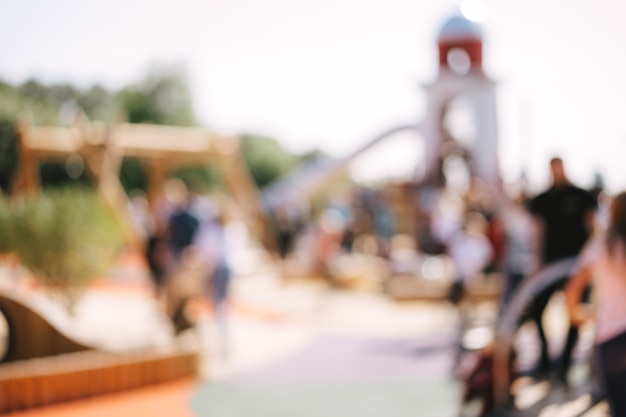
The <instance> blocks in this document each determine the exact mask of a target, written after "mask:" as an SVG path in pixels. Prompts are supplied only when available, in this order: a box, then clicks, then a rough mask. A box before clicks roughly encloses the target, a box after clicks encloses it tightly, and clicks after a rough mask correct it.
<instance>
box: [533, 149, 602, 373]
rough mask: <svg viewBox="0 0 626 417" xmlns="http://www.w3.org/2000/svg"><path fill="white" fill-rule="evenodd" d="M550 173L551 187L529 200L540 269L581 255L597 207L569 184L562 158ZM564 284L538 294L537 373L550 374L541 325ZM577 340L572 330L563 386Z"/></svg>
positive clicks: (588, 195) (563, 362) (589, 196)
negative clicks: (546, 310) (544, 313)
mask: <svg viewBox="0 0 626 417" xmlns="http://www.w3.org/2000/svg"><path fill="white" fill-rule="evenodd" d="M550 172H551V174H552V185H551V186H550V188H549V189H548V190H547V191H545V192H543V193H541V194H539V195H538V196H536V197H535V198H533V199H532V200H530V202H529V206H528V208H529V211H530V213H531V214H532V215H533V217H534V219H535V228H536V232H535V233H536V237H537V242H536V253H537V255H538V262H537V264H538V266H543V265H546V264H548V263H550V262H554V261H556V260H559V259H562V258H566V257H570V256H576V255H578V253H579V252H580V250H581V248H582V247H583V245H584V244H585V242H586V241H587V239H588V237H589V235H590V234H591V231H592V230H593V215H594V211H595V209H596V206H597V203H596V200H595V198H594V197H593V195H592V194H591V193H589V192H588V191H585V190H583V189H581V188H579V187H577V186H575V185H573V184H572V183H571V182H570V181H569V179H568V178H567V175H566V173H565V168H564V165H563V160H562V159H561V158H553V159H552V160H550ZM563 284H564V283H563V282H559V283H557V284H555V285H553V286H552V287H550V288H547V289H546V290H545V291H544V292H543V293H541V294H539V295H538V296H537V298H536V299H535V302H534V303H533V305H532V306H531V310H530V317H531V319H532V320H533V321H534V322H535V324H536V326H537V331H538V333H539V338H540V340H541V358H540V362H539V367H538V371H539V372H542V373H548V372H549V371H550V367H551V365H550V355H549V350H548V341H547V338H546V335H545V331H544V328H543V324H542V317H543V312H544V310H545V308H546V306H547V304H548V302H549V301H550V298H551V297H552V295H553V294H554V293H555V291H557V290H559V289H560V288H561V287H562V285H563ZM577 339H578V331H577V329H576V328H575V327H571V328H570V330H569V334H568V336H567V342H566V346H565V348H564V350H563V354H562V355H561V364H560V367H559V372H558V375H557V376H558V377H559V379H560V380H561V382H566V374H567V371H568V369H569V364H570V361H571V353H572V351H573V347H574V345H575V343H576V340H577Z"/></svg>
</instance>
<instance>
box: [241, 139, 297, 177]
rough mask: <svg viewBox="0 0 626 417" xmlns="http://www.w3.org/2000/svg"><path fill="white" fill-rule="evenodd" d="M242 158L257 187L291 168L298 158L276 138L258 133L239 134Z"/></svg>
mask: <svg viewBox="0 0 626 417" xmlns="http://www.w3.org/2000/svg"><path fill="white" fill-rule="evenodd" d="M241 148H242V153H243V158H244V160H245V162H246V164H247V165H248V168H249V170H250V173H251V174H252V177H253V178H254V181H255V182H256V184H257V186H258V187H259V188H262V187H264V186H265V185H267V184H269V183H270V182H272V181H273V180H275V179H276V178H278V177H279V176H281V175H282V174H284V173H286V172H288V171H289V170H290V169H292V168H293V167H294V166H295V165H296V163H297V162H298V158H297V157H296V156H295V155H293V154H292V153H290V152H288V151H287V150H285V149H284V148H283V147H282V146H281V145H280V144H279V143H278V142H277V141H276V140H274V139H272V138H269V137H266V136H259V135H252V134H244V135H242V136H241Z"/></svg>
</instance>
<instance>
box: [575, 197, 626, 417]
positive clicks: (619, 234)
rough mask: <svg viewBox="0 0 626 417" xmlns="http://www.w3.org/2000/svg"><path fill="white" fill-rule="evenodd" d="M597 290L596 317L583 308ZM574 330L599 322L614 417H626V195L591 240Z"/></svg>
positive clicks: (578, 284)
mask: <svg viewBox="0 0 626 417" xmlns="http://www.w3.org/2000/svg"><path fill="white" fill-rule="evenodd" d="M589 284H592V285H593V290H594V298H595V305H596V307H595V311H594V312H592V311H590V310H589V309H588V308H587V309H585V308H583V307H582V305H580V304H579V301H580V299H581V295H582V293H583V291H584V289H585V288H586V287H587V286H588V285H589ZM566 299H567V305H568V308H569V311H570V319H571V321H572V324H573V325H580V324H581V323H583V322H584V321H586V320H587V319H589V318H590V317H591V316H592V314H593V315H595V318H596V327H597V330H596V332H597V334H596V347H597V355H598V365H599V372H600V377H601V380H602V381H603V383H604V390H605V392H606V395H607V400H608V402H609V405H610V407H611V412H612V416H613V417H626V395H625V394H626V192H622V193H620V194H618V195H616V196H615V197H614V198H613V201H612V202H611V207H610V210H609V224H608V226H607V229H606V232H605V233H603V234H599V235H598V237H596V238H594V239H593V240H591V241H590V242H589V243H588V244H587V246H586V248H585V249H584V251H583V252H582V254H581V258H580V268H579V270H578V271H577V273H576V274H575V275H574V276H573V277H572V278H571V281H570V282H569V283H568V286H567V287H566Z"/></svg>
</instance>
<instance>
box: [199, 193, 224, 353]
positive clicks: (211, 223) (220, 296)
mask: <svg viewBox="0 0 626 417" xmlns="http://www.w3.org/2000/svg"><path fill="white" fill-rule="evenodd" d="M207 203H208V204H207ZM207 203H205V204H204V206H203V207H202V210H203V211H202V217H201V224H200V227H199V230H198V233H197V235H196V236H195V237H194V241H193V243H194V247H196V248H198V250H199V251H200V253H201V254H202V256H203V257H205V258H206V260H207V263H208V265H209V267H208V268H207V270H206V271H207V272H206V274H205V280H204V284H203V286H204V288H205V292H206V294H208V296H209V299H210V301H211V306H212V307H213V313H214V316H215V321H216V324H217V328H218V331H219V335H220V348H221V354H222V355H227V354H228V353H229V351H230V338H229V332H228V324H227V311H226V310H227V302H228V292H229V288H230V282H231V276H232V269H231V266H230V264H229V258H230V257H229V252H230V249H231V245H230V242H229V240H228V238H227V233H226V220H225V218H224V215H223V211H222V210H219V209H216V208H215V206H214V205H212V204H211V203H210V202H207Z"/></svg>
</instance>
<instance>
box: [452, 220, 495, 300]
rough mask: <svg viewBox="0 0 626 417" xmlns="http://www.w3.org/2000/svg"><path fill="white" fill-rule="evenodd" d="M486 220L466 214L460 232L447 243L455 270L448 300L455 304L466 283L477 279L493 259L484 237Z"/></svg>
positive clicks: (488, 244)
mask: <svg viewBox="0 0 626 417" xmlns="http://www.w3.org/2000/svg"><path fill="white" fill-rule="evenodd" d="M486 231H487V220H486V219H485V217H484V216H483V215H482V214H481V213H479V212H476V211H473V212H468V213H467V214H466V216H465V219H464V225H463V227H462V229H461V230H459V231H458V232H456V233H454V234H453V235H452V236H451V237H450V239H449V240H448V242H447V246H448V253H449V255H450V257H451V258H452V261H453V262H454V266H455V268H456V279H455V282H454V283H453V286H452V288H451V290H450V300H451V301H452V302H453V303H454V304H457V303H458V302H459V301H460V300H461V298H462V296H463V294H464V292H465V288H466V287H467V285H468V283H469V282H471V281H472V280H475V279H477V278H478V277H479V276H480V274H482V273H483V272H484V271H485V268H486V267H487V265H489V263H490V262H491V259H492V258H493V249H492V248H491V244H490V243H489V239H488V238H487V235H486Z"/></svg>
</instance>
